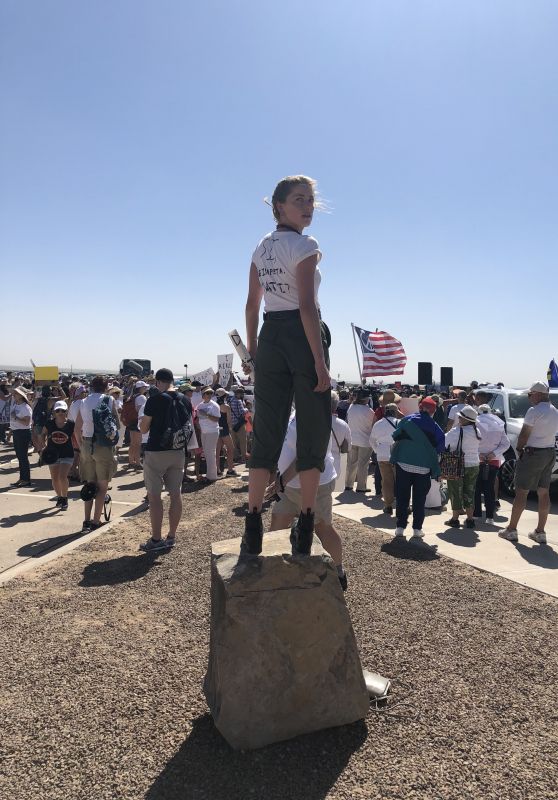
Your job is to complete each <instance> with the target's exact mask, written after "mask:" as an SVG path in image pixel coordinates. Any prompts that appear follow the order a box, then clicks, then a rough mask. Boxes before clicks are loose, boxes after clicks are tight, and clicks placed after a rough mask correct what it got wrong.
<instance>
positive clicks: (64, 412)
mask: <svg viewBox="0 0 558 800" xmlns="http://www.w3.org/2000/svg"><path fill="white" fill-rule="evenodd" d="M54 413H55V414H66V411H65V409H63V408H57V409H56V411H55V412H54Z"/></svg>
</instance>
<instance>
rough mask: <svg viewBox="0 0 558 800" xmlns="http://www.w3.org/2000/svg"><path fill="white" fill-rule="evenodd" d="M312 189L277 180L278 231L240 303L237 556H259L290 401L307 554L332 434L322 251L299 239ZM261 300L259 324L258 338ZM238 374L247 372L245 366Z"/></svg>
mask: <svg viewBox="0 0 558 800" xmlns="http://www.w3.org/2000/svg"><path fill="white" fill-rule="evenodd" d="M315 189H316V182H315V181H314V180H313V179H312V178H308V177H306V176H304V175H296V176H293V177H287V178H284V179H283V180H281V181H280V182H279V183H278V184H277V186H276V188H275V191H274V192H273V197H272V201H271V206H272V209H273V216H274V217H275V221H276V223H277V226H276V228H275V230H274V231H273V232H271V233H268V234H266V236H264V237H263V239H262V240H261V241H260V243H259V244H258V246H257V247H256V249H255V251H254V254H253V256H252V263H251V265H250V280H249V289H248V299H247V302H246V333H247V347H248V351H249V353H250V356H251V359H252V360H253V362H254V363H255V376H256V380H255V388H254V395H255V415H254V440H253V446H252V452H251V455H250V461H249V469H250V473H249V484H248V486H249V491H248V514H247V516H246V519H245V531H244V537H243V540H242V550H243V552H245V553H248V554H251V555H258V554H259V553H260V552H261V550H262V537H263V525H262V517H261V508H262V502H263V498H264V494H265V490H266V487H267V484H268V483H269V477H270V473H272V472H274V471H275V469H276V467H277V463H278V461H279V455H280V453H281V448H282V446H283V441H284V439H285V434H286V431H287V426H288V423H289V416H290V414H291V408H292V401H293V397H294V400H295V404H296V415H297V420H298V436H297V443H296V470H297V472H298V473H299V475H300V514H299V517H298V521H297V522H296V524H295V525H294V526H293V535H292V543H293V552H295V553H298V554H302V555H307V554H309V553H310V550H311V547H312V539H313V532H314V508H315V504H316V494H317V491H318V485H319V482H320V473H322V472H323V471H324V466H325V464H324V462H325V456H326V453H327V448H328V443H329V438H330V433H331V388H330V387H331V378H330V375H329V351H328V348H329V344H330V337H329V330H328V328H327V326H326V325H325V324H324V323H323V322H322V321H321V318H320V307H319V303H318V287H319V285H320V280H321V276H320V271H319V269H318V262H319V261H320V259H321V256H322V254H321V252H320V249H319V246H318V242H317V241H316V240H315V239H313V238H312V237H311V236H306V235H304V234H303V230H304V229H305V228H307V227H308V226H309V225H310V224H311V222H312V217H313V214H314V208H315V207H316V197H315ZM262 298H263V299H264V322H263V326H262V328H261V330H260V333H259V336H258V321H259V312H260V306H261V301H262ZM244 369H245V372H246V371H247V370H248V369H249V367H246V366H245V367H244Z"/></svg>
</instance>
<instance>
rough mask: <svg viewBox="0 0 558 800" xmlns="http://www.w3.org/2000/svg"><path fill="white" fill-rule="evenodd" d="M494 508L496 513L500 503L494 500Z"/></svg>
mask: <svg viewBox="0 0 558 800" xmlns="http://www.w3.org/2000/svg"><path fill="white" fill-rule="evenodd" d="M494 508H495V509H496V510H497V511H498V510H499V509H500V501H499V500H496V501H495V503H494Z"/></svg>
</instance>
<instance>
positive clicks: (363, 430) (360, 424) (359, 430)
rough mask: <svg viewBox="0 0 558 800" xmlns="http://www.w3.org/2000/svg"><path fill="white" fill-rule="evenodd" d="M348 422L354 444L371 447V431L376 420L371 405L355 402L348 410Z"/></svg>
mask: <svg viewBox="0 0 558 800" xmlns="http://www.w3.org/2000/svg"><path fill="white" fill-rule="evenodd" d="M347 422H348V423H349V428H350V429H351V438H352V440H353V445H357V446H358V447H370V432H371V431H372V424H373V422H374V412H373V411H372V409H371V408H370V406H363V405H361V404H360V403H358V404H357V403H353V404H352V405H351V406H349V408H348V410H347Z"/></svg>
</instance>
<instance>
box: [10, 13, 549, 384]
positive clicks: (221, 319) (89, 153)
mask: <svg viewBox="0 0 558 800" xmlns="http://www.w3.org/2000/svg"><path fill="white" fill-rule="evenodd" d="M557 30H558V4H557V3H556V2H554V0H547V1H545V0H530V2H526V1H525V2H514V0H491V2H486V0H468V2H467V3H455V2H447V0H430V1H428V0H406V1H404V0H401V1H398V0H393V2H387V0H384V2H375V1H374V0H355V1H354V2H352V3H339V2H338V1H337V0H335V1H334V0H305V2H300V0H297V2H293V0H283V2H264V0H244V1H242V0H230V1H229V2H215V1H214V0H205V2H203V3H191V2H184V1H183V0H160V1H159V2H157V3H155V2H145V0H121V1H120V2H118V0H117V1H116V2H115V1H114V0H111V1H110V2H107V0H96V2H90V3H85V2H80V3H79V2H78V3H76V2H73V1H72V2H69V1H68V0H57V1H56V2H54V1H53V0H50V1H49V0H40V1H39V0H34V1H31V2H25V3H21V2H19V0H11V2H10V0H6V1H5V2H4V3H3V4H2V9H1V18H0V37H1V41H0V52H1V55H0V102H1V106H0V108H1V115H2V120H1V126H0V144H1V147H0V262H1V263H0V267H1V268H2V272H3V275H4V281H3V283H4V292H3V314H2V319H3V322H4V324H3V326H2V327H3V342H2V353H1V355H0V361H1V362H2V363H12V364H18V363H22V364H23V363H27V361H28V359H29V358H30V357H31V358H33V359H34V360H35V362H37V363H43V364H44V363H59V364H64V365H68V364H70V363H72V364H74V365H80V366H84V367H104V368H107V369H108V368H111V369H114V368H116V366H117V364H118V363H119V361H120V359H121V358H122V357H124V356H128V357H146V358H151V359H152V360H153V362H154V365H155V366H156V367H158V366H162V365H166V366H169V367H171V368H173V369H175V370H178V368H181V367H182V365H183V364H184V363H185V362H186V363H188V364H189V371H197V370H201V369H204V368H206V367H208V366H213V367H214V368H215V367H216V355H217V353H226V352H230V350H231V348H230V346H229V342H228V338H227V337H226V333H227V331H228V330H230V329H231V328H233V327H237V328H238V329H239V330H240V331H241V332H243V331H244V302H245V294H246V286H247V276H248V268H249V262H250V255H251V253H252V251H253V249H254V247H255V245H256V243H257V241H258V240H259V238H260V237H261V236H262V235H263V234H264V233H266V232H267V231H268V230H270V229H271V227H272V218H271V211H270V209H269V208H268V207H267V206H266V205H265V204H264V203H263V197H264V196H266V195H271V193H272V191H273V188H274V185H275V183H276V182H277V180H278V179H280V178H281V177H283V176H284V175H286V174H293V173H299V172H303V173H306V174H308V175H311V176H313V177H315V178H316V179H318V181H319V186H320V189H321V191H322V194H323V195H324V197H325V198H326V199H327V200H328V201H329V204H330V206H331V213H329V214H318V215H316V218H315V222H314V224H313V226H312V228H311V229H310V232H311V233H312V234H313V235H314V236H316V238H317V239H318V240H319V242H320V245H321V248H322V250H323V253H324V257H323V261H322V265H321V268H322V273H323V278H322V290H321V293H320V301H321V304H322V308H323V312H324V317H325V319H326V320H327V322H328V323H329V325H330V328H331V330H332V334H333V340H334V341H333V347H332V352H331V356H332V373H333V375H334V377H337V375H338V374H341V377H345V378H353V379H354V378H356V373H357V370H356V363H355V354H354V346H353V341H352V335H351V329H350V323H351V322H354V323H356V324H357V325H360V326H361V327H364V328H370V329H374V328H376V327H378V328H380V329H385V330H387V331H389V332H390V333H391V334H393V335H394V336H396V337H398V338H400V339H401V340H402V342H403V344H404V345H405V348H406V351H407V355H408V368H407V372H406V375H405V377H406V379H408V380H411V381H413V382H414V381H415V380H416V362H417V361H419V360H421V361H432V362H433V363H434V374H435V377H436V376H437V375H438V374H439V372H438V371H439V367H440V366H443V365H449V366H452V365H453V366H454V368H455V380H456V382H460V381H465V380H469V379H471V378H476V379H477V380H484V379H494V380H499V379H500V380H504V381H505V382H506V383H508V384H521V385H524V384H526V383H528V382H529V381H531V380H535V379H540V378H541V377H544V375H545V371H546V367H547V365H548V362H549V360H550V358H551V357H552V356H553V355H556V356H557V357H558V334H557V324H556V316H557V315H556V297H557V289H558V286H557V284H558V278H557V270H556V265H557V253H558V247H557V245H558V233H557V220H558V202H557V200H558V169H557V167H558V156H557V152H558V148H557V142H558V82H557V80H556V76H557V75H558V48H557V47H556V32H557ZM235 365H236V366H238V361H237V360H235Z"/></svg>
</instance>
